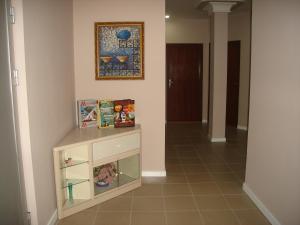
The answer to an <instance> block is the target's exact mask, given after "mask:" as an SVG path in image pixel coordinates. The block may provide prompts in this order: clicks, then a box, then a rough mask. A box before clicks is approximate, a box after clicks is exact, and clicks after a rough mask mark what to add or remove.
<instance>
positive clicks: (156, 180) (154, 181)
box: [142, 177, 167, 184]
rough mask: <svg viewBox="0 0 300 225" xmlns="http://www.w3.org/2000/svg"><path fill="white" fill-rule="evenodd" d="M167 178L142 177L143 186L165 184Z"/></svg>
mask: <svg viewBox="0 0 300 225" xmlns="http://www.w3.org/2000/svg"><path fill="white" fill-rule="evenodd" d="M166 180H167V177H142V184H163V183H166Z"/></svg>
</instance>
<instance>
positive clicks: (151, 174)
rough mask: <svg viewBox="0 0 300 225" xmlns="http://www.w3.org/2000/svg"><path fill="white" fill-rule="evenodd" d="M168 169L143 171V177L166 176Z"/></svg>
mask: <svg viewBox="0 0 300 225" xmlns="http://www.w3.org/2000/svg"><path fill="white" fill-rule="evenodd" d="M166 175H167V173H166V171H165V170H163V171H142V177H165V176H166Z"/></svg>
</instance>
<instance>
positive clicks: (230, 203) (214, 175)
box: [59, 123, 269, 225]
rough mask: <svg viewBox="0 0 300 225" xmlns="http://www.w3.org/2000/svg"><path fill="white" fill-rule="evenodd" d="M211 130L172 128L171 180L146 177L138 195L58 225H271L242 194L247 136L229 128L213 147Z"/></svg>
mask: <svg viewBox="0 0 300 225" xmlns="http://www.w3.org/2000/svg"><path fill="white" fill-rule="evenodd" d="M206 133H207V130H206V126H202V125H201V124H199V123H177V124H169V125H168V126H167V134H166V139H167V140H166V170H167V177H153V178H152V177H147V178H143V186H142V187H141V188H139V189H137V190H135V191H132V192H129V193H126V194H124V195H122V196H120V197H117V198H115V199H112V200H109V201H107V202H104V203H102V204H99V205H97V206H95V207H93V208H90V209H88V210H85V211H83V212H80V213H77V214H75V215H73V216H70V217H67V218H65V219H63V220H61V221H60V223H59V225H268V224H269V223H268V222H267V220H266V219H265V218H264V216H263V215H262V214H261V213H260V212H259V210H258V209H256V207H255V206H254V204H253V203H252V202H251V200H250V199H249V198H248V197H247V196H246V195H245V194H244V193H243V191H242V183H243V181H244V175H245V161H246V141H247V132H245V131H237V130H236V129H228V130H227V137H228V141H227V143H226V144H225V143H210V142H208V140H207V137H206Z"/></svg>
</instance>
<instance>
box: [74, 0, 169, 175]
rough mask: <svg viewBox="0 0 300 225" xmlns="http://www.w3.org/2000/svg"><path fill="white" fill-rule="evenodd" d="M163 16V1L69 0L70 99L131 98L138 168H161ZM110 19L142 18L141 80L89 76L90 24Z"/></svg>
mask: <svg viewBox="0 0 300 225" xmlns="http://www.w3.org/2000/svg"><path fill="white" fill-rule="evenodd" d="M164 15H165V2H164V0H154V1H148V0H128V1H122V0H111V1H96V0H93V1H92V0H91V1H85V0H74V56H75V90H76V92H75V93H76V94H75V96H76V99H85V98H100V99H126V98H132V99H135V100H136V122H137V123H140V124H141V125H142V169H143V171H164V170H165V165H164V153H165V35H164V34H165V19H164ZM113 21H144V22H145V80H135V81H134V80H125V81H124V80H123V81H106V80H105V81H104V80H98V81H96V80H95V45H94V42H95V41H94V38H95V37H94V23H95V22H113Z"/></svg>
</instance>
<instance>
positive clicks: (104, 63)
mask: <svg viewBox="0 0 300 225" xmlns="http://www.w3.org/2000/svg"><path fill="white" fill-rule="evenodd" d="M95 65H96V68H95V72H96V77H95V78H96V80H144V22H96V23H95Z"/></svg>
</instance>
